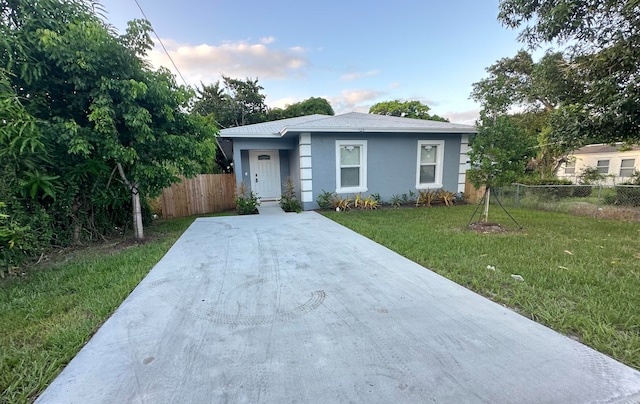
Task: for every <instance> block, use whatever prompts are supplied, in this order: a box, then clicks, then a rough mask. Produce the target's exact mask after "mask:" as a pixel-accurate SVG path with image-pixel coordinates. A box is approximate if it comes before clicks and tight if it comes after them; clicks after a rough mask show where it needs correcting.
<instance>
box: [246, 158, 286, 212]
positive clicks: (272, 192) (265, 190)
mask: <svg viewBox="0 0 640 404" xmlns="http://www.w3.org/2000/svg"><path fill="white" fill-rule="evenodd" d="M249 165H250V167H251V170H250V171H251V190H252V191H253V192H255V193H256V194H257V195H258V198H260V199H262V200H276V199H279V198H280V189H281V188H280V157H279V155H278V150H249Z"/></svg>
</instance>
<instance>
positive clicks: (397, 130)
mask: <svg viewBox="0 0 640 404" xmlns="http://www.w3.org/2000/svg"><path fill="white" fill-rule="evenodd" d="M288 132H295V133H298V132H309V133H314V132H315V133H318V132H325V133H336V132H337V133H469V134H473V133H477V132H478V131H477V130H476V128H359V129H354V128H304V127H294V128H290V129H289V128H284V129H283V130H282V132H281V133H282V136H284V135H285V134H287V133H288Z"/></svg>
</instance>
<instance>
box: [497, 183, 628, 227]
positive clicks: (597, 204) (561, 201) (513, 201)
mask: <svg viewBox="0 0 640 404" xmlns="http://www.w3.org/2000/svg"><path fill="white" fill-rule="evenodd" d="M491 192H492V196H493V194H494V193H496V194H497V197H498V199H499V200H500V202H502V204H503V205H504V206H513V207H522V208H530V209H541V210H549V211H555V212H565V213H569V214H573V215H579V216H593V217H597V218H604V219H617V220H634V221H640V185H523V184H513V185H510V186H507V187H502V188H498V189H492V191H491Z"/></svg>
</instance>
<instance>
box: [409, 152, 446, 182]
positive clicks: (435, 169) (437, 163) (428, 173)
mask: <svg viewBox="0 0 640 404" xmlns="http://www.w3.org/2000/svg"><path fill="white" fill-rule="evenodd" d="M443 160H444V141H442V140H419V141H418V162H417V163H418V164H417V172H416V188H418V189H425V188H442V167H443Z"/></svg>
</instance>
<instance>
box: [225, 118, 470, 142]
mask: <svg viewBox="0 0 640 404" xmlns="http://www.w3.org/2000/svg"><path fill="white" fill-rule="evenodd" d="M289 132H295V133H300V132H391V133H397V132H419V133H476V128H475V127H474V126H471V125H461V124H457V123H449V122H439V121H427V120H424V119H412V118H400V117H395V116H386V115H377V114H365V113H361V112H349V113H346V114H342V115H335V116H328V115H317V114H316V115H308V116H301V117H298V118H288V119H281V120H279V121H272V122H264V123H258V124H254V125H245V126H239V127H235V128H228V129H223V130H221V131H220V135H221V136H222V137H263V138H270V137H283V136H285V135H286V134H287V133H289Z"/></svg>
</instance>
